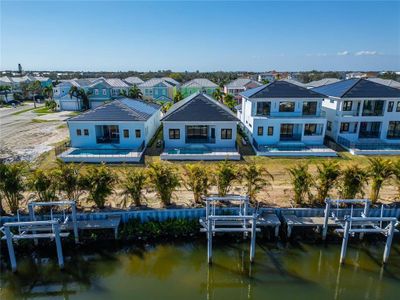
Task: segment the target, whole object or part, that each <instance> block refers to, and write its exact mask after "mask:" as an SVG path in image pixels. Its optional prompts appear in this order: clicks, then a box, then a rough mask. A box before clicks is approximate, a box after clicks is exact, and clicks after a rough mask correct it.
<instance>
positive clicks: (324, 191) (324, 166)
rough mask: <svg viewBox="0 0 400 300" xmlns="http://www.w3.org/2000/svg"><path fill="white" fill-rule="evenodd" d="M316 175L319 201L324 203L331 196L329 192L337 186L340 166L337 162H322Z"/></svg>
mask: <svg viewBox="0 0 400 300" xmlns="http://www.w3.org/2000/svg"><path fill="white" fill-rule="evenodd" d="M317 170H318V174H317V176H316V185H315V187H316V189H317V201H318V202H319V203H323V202H324V200H325V199H326V198H327V197H329V192H330V191H331V190H332V188H333V187H334V186H335V184H336V182H337V180H338V178H339V176H340V166H339V164H338V163H337V162H333V161H327V162H322V163H321V164H320V165H318V166H317Z"/></svg>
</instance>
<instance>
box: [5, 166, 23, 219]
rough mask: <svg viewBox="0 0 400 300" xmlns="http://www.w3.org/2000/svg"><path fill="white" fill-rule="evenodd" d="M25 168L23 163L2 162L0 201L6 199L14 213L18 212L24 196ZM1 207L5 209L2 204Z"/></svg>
mask: <svg viewBox="0 0 400 300" xmlns="http://www.w3.org/2000/svg"><path fill="white" fill-rule="evenodd" d="M23 170H24V165H23V164H21V163H11V164H5V163H0V201H2V200H3V199H4V200H5V201H6V203H7V205H8V208H9V209H10V211H11V212H12V213H13V214H16V213H17V211H18V209H19V204H20V201H21V200H22V199H23V198H24V196H23V194H22V193H23V192H24V191H25V182H24V177H23ZM0 207H1V209H0V210H1V211H3V208H2V205H0Z"/></svg>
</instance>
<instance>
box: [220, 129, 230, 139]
mask: <svg viewBox="0 0 400 300" xmlns="http://www.w3.org/2000/svg"><path fill="white" fill-rule="evenodd" d="M231 139H232V129H221V140H231Z"/></svg>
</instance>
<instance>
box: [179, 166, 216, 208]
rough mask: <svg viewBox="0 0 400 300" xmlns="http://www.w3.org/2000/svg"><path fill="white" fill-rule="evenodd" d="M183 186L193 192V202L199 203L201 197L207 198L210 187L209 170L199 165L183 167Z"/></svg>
mask: <svg viewBox="0 0 400 300" xmlns="http://www.w3.org/2000/svg"><path fill="white" fill-rule="evenodd" d="M184 175H185V176H184V184H185V186H186V188H187V189H188V190H189V191H192V192H193V197H194V202H195V203H196V204H200V203H201V197H202V196H207V194H208V189H209V188H210V185H211V180H210V176H209V170H208V169H207V168H206V167H205V166H203V165H202V164H201V163H196V164H187V165H186V166H185V167H184Z"/></svg>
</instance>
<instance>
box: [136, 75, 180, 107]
mask: <svg viewBox="0 0 400 300" xmlns="http://www.w3.org/2000/svg"><path fill="white" fill-rule="evenodd" d="M178 86H179V82H177V81H175V80H174V79H172V78H167V77H164V78H152V79H149V80H147V81H145V82H143V83H142V84H140V85H138V87H139V88H140V90H141V91H142V93H143V98H144V99H149V100H156V101H163V102H169V101H172V100H173V97H174V91H175V89H176V88H177V87H178Z"/></svg>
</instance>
